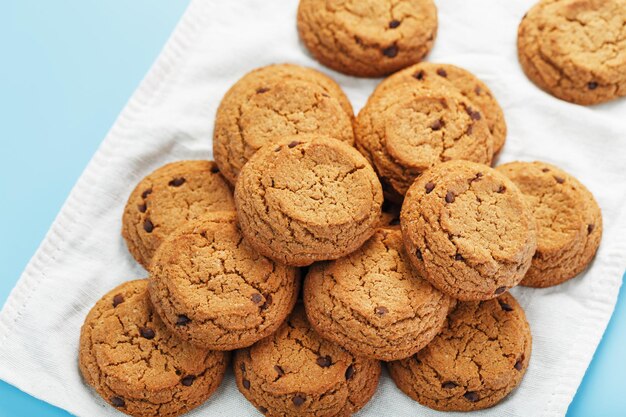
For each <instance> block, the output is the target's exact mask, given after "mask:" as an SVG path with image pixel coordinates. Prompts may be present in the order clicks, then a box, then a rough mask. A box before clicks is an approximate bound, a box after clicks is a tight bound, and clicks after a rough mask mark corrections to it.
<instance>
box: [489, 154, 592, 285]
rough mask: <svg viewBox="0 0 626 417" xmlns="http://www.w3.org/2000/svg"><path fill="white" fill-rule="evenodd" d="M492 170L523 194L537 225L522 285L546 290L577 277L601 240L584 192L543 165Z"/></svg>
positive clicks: (588, 195)
mask: <svg viewBox="0 0 626 417" xmlns="http://www.w3.org/2000/svg"><path fill="white" fill-rule="evenodd" d="M496 170H497V171H499V172H501V173H502V174H504V175H506V176H507V177H508V178H510V179H511V181H513V182H514V183H515V185H517V187H518V188H519V189H520V190H521V191H522V193H523V194H524V197H525V198H526V200H527V201H528V203H529V205H530V207H531V210H532V212H533V215H534V217H535V220H536V223H537V251H536V253H535V255H534V257H533V260H532V263H531V265H530V269H529V270H528V272H527V273H526V275H525V276H524V279H523V280H522V282H521V285H526V286H530V287H550V286H553V285H557V284H560V283H562V282H565V281H567V280H568V279H570V278H573V277H575V276H576V275H578V274H579V273H580V272H582V271H583V270H584V269H585V268H586V267H587V265H588V264H589V263H590V262H591V261H592V259H593V257H594V256H595V254H596V251H597V250H598V246H599V245H600V240H601V238H602V213H601V211H600V207H599V206H598V203H597V202H596V201H595V199H594V198H593V195H592V194H591V193H590V192H589V190H588V189H587V188H585V186H584V185H583V184H581V183H580V181H578V180H577V179H576V178H574V177H572V176H571V175H569V174H567V173H566V172H564V171H563V170H561V169H559V168H557V167H555V166H554V165H550V164H547V163H544V162H511V163H508V164H504V165H500V166H499V167H497V168H496Z"/></svg>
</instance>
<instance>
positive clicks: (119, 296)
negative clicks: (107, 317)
mask: <svg viewBox="0 0 626 417" xmlns="http://www.w3.org/2000/svg"><path fill="white" fill-rule="evenodd" d="M123 302H124V296H123V295H122V294H117V295H116V296H115V297H113V307H117V306H118V305H120V304H122V303H123Z"/></svg>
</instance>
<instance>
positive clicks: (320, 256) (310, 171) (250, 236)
mask: <svg viewBox="0 0 626 417" xmlns="http://www.w3.org/2000/svg"><path fill="white" fill-rule="evenodd" d="M382 202H383V195H382V189H381V185H380V182H379V181H378V178H376V174H375V172H374V170H373V169H372V167H371V166H370V165H369V164H368V163H367V160H366V159H365V158H364V157H363V156H362V155H361V154H360V153H359V152H358V151H357V150H356V149H354V148H353V147H351V146H349V145H347V144H346V143H344V142H341V141H339V140H336V139H333V138H329V137H324V136H319V135H307V136H302V135H299V136H293V137H291V138H287V139H286V140H283V141H281V142H278V143H276V144H272V145H268V146H265V147H263V148H262V149H261V150H259V151H258V152H257V153H256V154H255V155H254V156H253V157H252V158H251V159H250V161H249V162H248V163H247V164H246V165H245V166H244V167H243V169H242V171H241V174H240V176H239V179H238V181H237V185H236V187H235V204H236V206H237V215H238V217H239V222H240V224H241V231H242V233H243V235H244V236H245V238H246V240H247V241H248V242H249V243H250V245H251V246H252V247H253V248H255V249H256V250H257V251H259V252H260V253H262V254H263V255H265V256H267V257H269V258H272V259H274V260H276V261H278V262H282V263H285V264H288V265H294V266H306V265H310V264H311V263H313V262H315V261H321V260H327V259H337V258H340V257H342V256H344V255H347V254H348V253H350V252H353V251H354V250H356V249H357V248H358V247H359V246H361V245H362V244H363V243H364V242H365V241H366V240H367V239H368V238H369V237H370V236H371V235H372V234H373V233H374V231H375V229H376V227H377V226H378V225H379V222H380V215H381V205H382Z"/></svg>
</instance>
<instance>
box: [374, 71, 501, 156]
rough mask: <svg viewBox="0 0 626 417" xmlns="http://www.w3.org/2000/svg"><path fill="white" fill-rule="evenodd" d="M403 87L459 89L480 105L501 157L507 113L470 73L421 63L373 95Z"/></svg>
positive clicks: (387, 79) (384, 84) (396, 74)
mask: <svg viewBox="0 0 626 417" xmlns="http://www.w3.org/2000/svg"><path fill="white" fill-rule="evenodd" d="M402 84H408V85H415V86H418V87H420V86H422V87H427V88H432V87H433V86H435V87H437V86H446V87H448V88H452V89H456V90H457V91H458V92H459V93H461V94H462V95H463V96H464V97H465V98H467V99H469V100H470V101H471V102H473V103H474V104H475V105H476V107H477V109H478V110H479V111H480V113H481V115H482V117H484V118H485V120H486V121H487V125H488V126H489V131H490V132H491V135H492V136H493V151H494V154H496V155H497V154H498V153H499V152H500V151H501V150H502V147H503V146H504V142H505V140H506V131H507V128H506V121H505V119H504V112H503V111H502V108H501V107H500V104H499V103H498V101H497V100H496V98H495V97H494V95H493V93H492V92H491V90H490V89H489V87H487V85H486V84H485V83H484V82H482V81H481V80H480V79H479V78H478V77H476V76H475V75H474V74H472V73H471V72H469V71H468V70H466V69H463V68H461V67H457V66H456V65H451V64H438V63H433V62H420V63H419V64H415V65H413V66H411V67H409V68H405V69H403V70H402V71H398V72H397V73H395V74H393V75H391V76H389V77H387V78H385V79H384V80H383V81H382V82H381V83H380V84H379V85H378V86H377V87H376V89H375V90H374V93H373V94H372V96H373V97H376V96H378V95H381V94H384V93H386V92H387V91H389V90H393V89H395V88H397V87H398V86H399V85H402Z"/></svg>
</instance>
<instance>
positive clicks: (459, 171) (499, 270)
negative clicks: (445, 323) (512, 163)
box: [400, 161, 537, 301]
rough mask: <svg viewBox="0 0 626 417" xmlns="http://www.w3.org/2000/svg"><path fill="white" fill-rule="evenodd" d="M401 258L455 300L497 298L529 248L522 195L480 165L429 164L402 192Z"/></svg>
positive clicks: (530, 220)
mask: <svg viewBox="0 0 626 417" xmlns="http://www.w3.org/2000/svg"><path fill="white" fill-rule="evenodd" d="M400 224H401V226H402V235H403V238H404V244H405V246H406V250H407V255H408V257H409V259H411V261H412V262H413V265H414V266H415V267H416V268H417V270H418V272H419V274H420V275H421V276H423V277H424V278H426V279H427V280H429V281H430V282H431V283H432V284H433V285H434V286H435V287H437V288H438V289H439V290H441V291H443V292H444V293H446V294H448V295H450V296H451V297H454V298H456V299H459V300H462V301H475V300H486V299H490V298H494V297H497V296H498V295H501V294H502V293H504V292H506V291H507V290H508V289H509V288H511V287H514V286H515V285H517V284H518V283H519V282H520V281H521V280H522V278H523V277H524V275H525V274H526V271H528V268H529V267H530V263H531V260H532V257H533V254H534V253H535V249H536V247H537V236H536V226H535V219H534V216H533V214H532V211H531V209H530V207H529V206H528V205H527V203H526V201H525V198H524V195H523V194H522V192H521V191H520V190H519V189H518V188H517V187H516V186H515V184H513V182H512V181H511V180H509V179H508V178H507V177H506V176H504V175H503V174H501V173H499V172H498V171H496V170H494V169H493V168H490V167H488V166H485V165H481V164H476V163H473V162H468V161H450V162H444V163H442V164H439V165H435V166H434V167H432V168H430V169H429V170H428V171H426V172H425V173H424V174H423V175H422V176H421V177H419V178H418V179H417V180H416V181H415V183H413V185H412V186H411V188H410V189H409V192H408V193H407V195H406V198H405V199H404V204H403V205H402V212H401V214H400Z"/></svg>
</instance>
